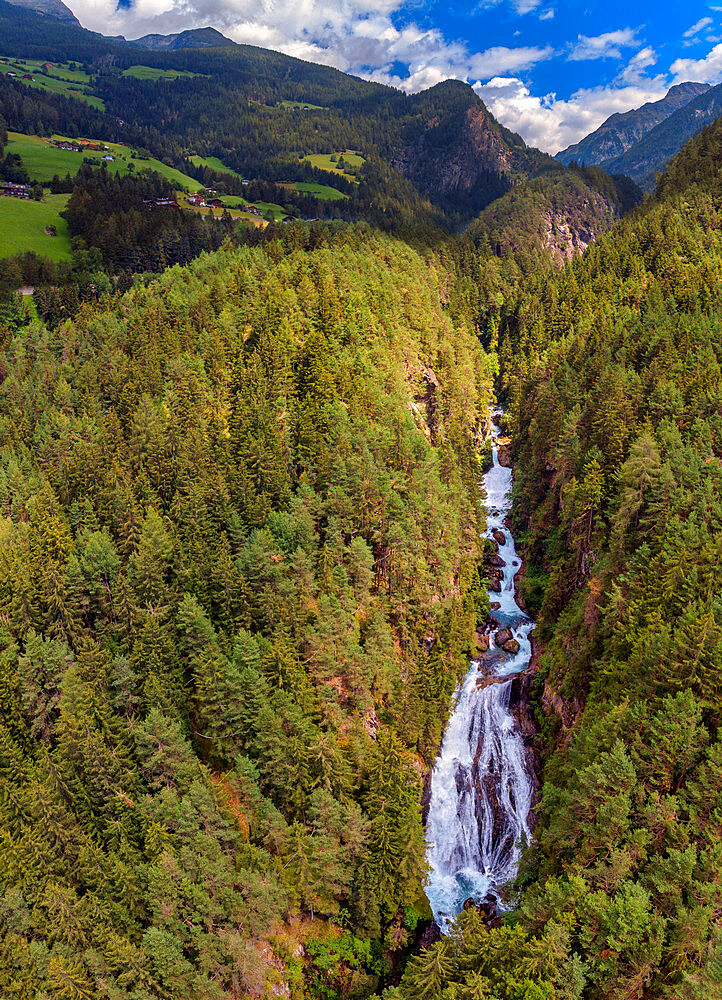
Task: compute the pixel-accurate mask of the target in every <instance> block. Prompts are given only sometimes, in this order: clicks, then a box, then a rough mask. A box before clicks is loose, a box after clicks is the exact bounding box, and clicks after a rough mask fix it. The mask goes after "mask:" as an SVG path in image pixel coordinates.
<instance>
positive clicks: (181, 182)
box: [7, 132, 201, 191]
mask: <svg viewBox="0 0 722 1000" xmlns="http://www.w3.org/2000/svg"><path fill="white" fill-rule="evenodd" d="M53 138H55V139H58V138H62V136H54V137H53ZM98 141H102V140H98ZM105 145H106V146H107V147H108V150H109V152H111V153H112V154H113V156H115V158H116V159H115V162H114V163H108V164H107V168H108V170H111V171H112V172H113V173H122V174H127V173H128V167H129V165H130V164H131V163H132V164H134V169H135V170H136V172H137V171H140V170H156V171H157V172H158V173H159V174H162V176H163V177H166V178H167V179H168V180H169V181H171V183H173V184H175V185H177V186H178V187H184V188H188V189H189V190H190V191H198V190H199V189H200V187H201V185H200V184H199V183H198V181H196V180H194V179H193V178H192V177H188V176H187V175H186V174H183V173H181V171H180V170H176V169H175V167H169V166H167V165H166V164H165V163H161V161H160V160H156V159H154V158H153V157H151V158H149V159H147V160H133V158H132V157H131V150H130V149H129V148H127V147H126V146H121V145H119V144H118V143H115V142H106V143H105ZM7 152H8V153H19V155H20V156H21V157H22V160H23V163H24V164H25V166H26V167H27V169H28V172H29V174H30V177H31V178H32V180H34V181H43V182H48V181H50V180H52V178H53V175H54V174H58V175H59V176H61V177H62V176H64V175H65V174H66V173H70V174H71V175H73V174H75V173H77V171H78V169H79V168H80V166H81V164H82V162H83V158H84V157H85V156H92V157H99V156H102V155H103V154H102V153H99V152H96V151H94V150H88V152H87V153H82V152H81V153H74V152H72V151H70V150H65V149H56V148H55V147H54V146H52V145H51V144H50V143H49V142H48V141H47V140H45V139H41V138H40V137H39V136H36V135H23V134H22V133H20V132H8V145H7Z"/></svg>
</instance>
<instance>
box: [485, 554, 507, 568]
mask: <svg viewBox="0 0 722 1000" xmlns="http://www.w3.org/2000/svg"><path fill="white" fill-rule="evenodd" d="M489 562H490V563H491V565H492V566H499V567H503V566H506V562H505V561H504V560H503V559H502V558H501V556H499V555H493V556H492V557H491V559H490V560H489Z"/></svg>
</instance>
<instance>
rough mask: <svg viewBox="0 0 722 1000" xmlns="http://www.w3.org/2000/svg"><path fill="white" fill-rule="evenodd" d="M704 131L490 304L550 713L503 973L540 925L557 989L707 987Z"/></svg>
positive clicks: (537, 938)
mask: <svg viewBox="0 0 722 1000" xmlns="http://www.w3.org/2000/svg"><path fill="white" fill-rule="evenodd" d="M721 145H722V127H720V126H719V125H715V126H712V127H711V128H709V129H706V130H705V131H704V132H702V133H701V135H700V136H698V137H697V139H695V140H694V141H693V142H692V143H690V145H689V146H688V148H687V149H686V150H684V151H683V152H682V153H680V154H679V156H678V157H677V158H676V159H675V160H674V162H673V164H672V165H671V167H670V170H669V173H668V174H667V176H666V177H665V178H664V179H663V180H662V181H661V182H660V185H659V191H658V196H657V198H656V199H654V200H652V201H650V202H648V203H646V204H645V205H644V206H643V208H642V209H638V210H637V211H636V212H635V213H634V214H633V215H632V216H630V217H629V218H628V219H627V220H626V221H624V222H622V223H621V224H619V225H618V226H617V227H615V228H614V229H613V230H612V231H611V232H610V233H609V234H608V235H607V236H606V237H604V238H602V239H601V240H599V241H598V242H597V243H596V244H595V245H594V246H593V247H592V248H590V249H589V250H588V251H587V253H586V254H585V256H584V258H583V259H582V260H580V261H577V262H575V263H574V264H572V265H570V266H569V267H567V268H566V270H564V271H563V272H561V273H560V274H559V275H557V276H553V277H551V276H549V274H538V275H536V276H533V275H532V276H530V278H529V279H528V281H527V282H526V285H525V286H524V287H521V288H520V289H519V290H518V292H516V293H510V294H507V296H506V298H505V305H504V307H503V310H502V316H501V317H500V323H499V331H500V338H501V348H500V356H501V361H502V371H501V379H502V382H503V384H504V386H505V388H506V391H507V395H508V399H509V403H510V414H509V416H510V420H511V423H512V426H513V431H514V436H515V440H516V441H518V442H519V445H518V447H517V453H516V456H515V457H516V467H515V517H516V518H517V520H518V524H519V527H520V528H521V529H523V536H520V537H523V538H524V542H525V550H526V552H527V554H528V563H527V569H526V574H527V580H526V581H525V582H524V583H523V585H522V594H524V595H526V594H527V592H528V594H529V598H528V599H529V600H530V601H531V602H532V603H533V606H534V607H537V608H539V616H540V621H539V634H540V636H541V638H542V640H543V643H544V646H543V649H544V652H543V655H542V657H541V672H540V682H539V689H540V690H539V694H540V695H541V700H542V702H543V704H544V705H545V706H546V709H547V712H548V713H549V714H550V716H551V718H550V719H548V720H547V722H546V723H545V725H544V728H543V732H544V733H545V734H546V735H547V737H548V738H549V741H550V745H549V746H548V747H547V753H546V761H545V774H544V776H545V782H544V786H543V791H542V797H541V802H540V805H539V807H538V816H539V823H538V826H537V829H536V843H535V845H534V846H533V848H532V849H531V851H529V852H528V854H527V857H526V858H525V861H524V864H523V866H522V873H521V879H520V884H521V885H523V886H524V889H523V892H522V896H521V901H520V905H519V911H518V918H517V922H516V923H515V924H514V925H513V929H514V930H518V932H519V933H522V932H523V933H524V934H528V935H529V937H528V941H527V944H526V945H525V953H524V958H523V959H522V958H520V959H519V961H518V963H517V964H516V966H515V972H514V975H515V976H516V977H517V978H518V982H523V981H524V976H530V978H531V980H532V982H534V981H535V977H534V975H533V974H531V973H530V972H529V971H528V969H529V968H530V963H531V961H532V959H531V956H533V955H534V954H535V953H536V949H537V948H540V947H541V943H542V942H544V941H546V940H550V939H551V937H553V936H555V935H559V936H558V937H557V938H556V940H557V941H558V943H559V954H560V956H561V959H562V961H563V962H565V963H575V965H574V968H575V970H576V971H575V973H574V975H575V976H576V979H575V980H574V981H575V982H576V983H577V986H576V987H574V990H571V991H570V992H567V993H562V992H561V990H562V988H565V989H567V990H570V987H569V986H566V987H562V984H561V983H560V984H559V985H556V984H555V985H554V989H555V993H554V995H555V996H557V995H568V996H583V997H589V998H604V997H609V998H616V997H619V996H642V995H644V996H647V997H667V996H680V997H702V996H710V997H711V996H715V995H717V993H716V991H718V979H719V977H718V971H719V970H718V964H719V963H718V952H717V949H718V934H719V930H718V920H719V907H720V901H721V899H722V896H721V893H722V885H721V884H720V874H719V873H720V870H721V869H720V863H719V859H720V833H721V828H720V815H719V807H718V803H719V802H720V797H721V796H722V774H721V773H720V771H719V767H718V763H719V743H718V739H717V735H718V727H719V722H720V705H721V702H720V694H721V690H722V689H721V686H720V678H721V676H722V632H721V631H720V627H721V625H722V617H721V616H720V603H719V597H718V594H719V591H720V587H721V586H722V578H721V577H720V565H721V563H720V558H719V551H720V538H722V507H721V506H720V502H719V496H720V489H721V488H722V481H721V480H720V469H721V468H722V457H721V456H722V440H721V439H720V429H721V425H720V416H719V400H720V391H721V389H722V381H721V374H720V373H721V371H722V368H721V367H720V365H721V362H722V338H721V336H720V334H721V331H720V323H719V315H720V305H721V303H720V287H722V286H721V284H720V276H721V274H722V244H721V243H720V238H719V226H718V223H719V219H718V215H719V204H720V194H721V193H722V192H721V190H720V182H719V171H718V169H717V163H718V157H719V150H720V147H721ZM562 727H564V728H562ZM564 729H566V732H564ZM559 736H562V738H561V739H559V738H558V737H559ZM703 802H704V804H703ZM465 919H473V918H465ZM461 926H462V928H463V927H464V926H465V924H464V922H463V921H462V924H461ZM560 928H564V929H565V930H564V935H562V934H561V931H560ZM505 930H507V928H502V931H505ZM508 930H509V931H510V930H511V927H510V928H508ZM460 933H461V934H462V943H463V934H464V933H465V932H464V931H463V930H462V931H461V932H460ZM490 937H491V935H490ZM460 947H461V946H457V945H456V944H454V947H453V948H452V951H451V958H452V965H451V968H450V970H448V971H444V970H443V969H442V972H443V976H444V977H445V980H444V981H445V982H455V981H456V980H457V979H459V975H458V973H457V972H455V971H454V970H455V968H456V967H455V966H454V964H453V963H454V962H459V961H460V957H459V956H460V954H461V952H460V950H459V949H460ZM492 947H493V945H492ZM429 961H430V959H429ZM438 961H440V960H438ZM500 968H501V965H497V964H495V965H494V966H493V970H492V971H493V974H494V975H498V974H499V969H500ZM409 975H413V972H410V973H409ZM420 975H421V973H420ZM439 975H441V973H439ZM570 975H571V974H570ZM455 977H456V978H455ZM442 978H443V977H442ZM546 978H548V981H550V982H552V983H554V978H553V976H552V975H548V974H546V973H545V976H544V977H542V980H540V982H539V985H540V986H543V980H544V979H546ZM460 981H463V982H466V981H465V980H464V979H463V977H461V980H460ZM571 982H572V978H570V979H569V980H568V983H571ZM445 988H446V987H445ZM484 988H485V989H486V988H487V987H486V986H485V987H484ZM514 988H515V989H516V988H520V987H518V986H517V985H515V986H514ZM545 988H546V987H545ZM494 989H497V987H496V986H494ZM503 989H506V990H507V992H506V993H505V992H500V994H499V995H501V996H507V995H516V994H514V993H512V992H511V991H510V990H509V988H508V987H507V986H506V985H505V986H504V987H503ZM409 995H410V994H409ZM438 995H439V996H442V995H445V994H444V993H443V992H441V993H439V994H438ZM460 995H462V994H460ZM482 995H484V994H482ZM492 995H494V994H493V991H492Z"/></svg>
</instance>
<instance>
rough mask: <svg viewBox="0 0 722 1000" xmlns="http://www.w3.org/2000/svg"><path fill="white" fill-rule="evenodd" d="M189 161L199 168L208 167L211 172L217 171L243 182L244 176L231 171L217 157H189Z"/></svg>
mask: <svg viewBox="0 0 722 1000" xmlns="http://www.w3.org/2000/svg"><path fill="white" fill-rule="evenodd" d="M188 159H189V160H190V161H191V163H194V164H195V165H196V166H197V167H208V168H209V169H210V170H217V171H218V173H219V174H229V175H230V176H231V177H237V178H238V180H239V181H242V180H243V175H242V174H239V173H238V171H237V170H231V168H230V167H227V166H226V165H225V163H223V161H222V160H219V159H218V157H217V156H189V157H188Z"/></svg>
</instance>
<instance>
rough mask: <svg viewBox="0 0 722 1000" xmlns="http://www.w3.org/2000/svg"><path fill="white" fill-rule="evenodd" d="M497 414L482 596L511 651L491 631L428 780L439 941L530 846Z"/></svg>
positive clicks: (523, 654)
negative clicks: (497, 561) (490, 547)
mask: <svg viewBox="0 0 722 1000" xmlns="http://www.w3.org/2000/svg"><path fill="white" fill-rule="evenodd" d="M499 413H500V411H495V412H494V413H493V415H492V419H493V431H492V454H493V465H492V467H491V468H490V469H489V471H488V472H487V474H486V476H485V477H484V488H485V491H486V496H487V500H486V510H487V521H486V531H485V532H484V537H485V538H490V539H494V533H495V532H496V537H497V543H498V553H499V556H500V557H501V559H502V560H503V561H504V563H505V565H504V566H503V567H502V572H503V579H502V581H501V592H500V593H496V592H494V591H492V592H490V598H491V600H492V602H497V603H498V604H499V607H498V609H496V610H493V611H492V615H493V617H494V618H495V619H496V621H497V622H499V628H500V629H510V630H511V632H512V635H513V637H514V639H515V640H516V641H517V642H518V644H519V649H518V652H507V651H506V650H504V649H503V648H501V647H500V646H499V645H497V643H496V641H495V635H496V630H495V632H494V633H492V636H491V637H490V649H489V652H488V653H486V654H484V660H483V669H482V667H481V664H480V661H478V660H472V662H471V665H470V667H469V672H468V673H467V675H466V677H465V679H464V681H463V683H462V684H461V686H460V687H459V690H458V691H457V692H456V696H455V702H454V706H453V710H452V713H451V717H450V719H449V723H448V725H447V728H446V732H445V734H444V739H443V742H442V744H441V750H440V752H439V756H438V757H437V759H436V763H435V765H434V770H433V773H432V776H431V797H430V802H429V813H428V818H427V822H426V839H427V844H428V849H427V859H428V862H429V866H430V874H429V878H428V883H427V887H426V894H427V896H428V898H429V903H430V905H431V909H432V912H433V914H434V920H435V921H436V923H437V924H438V926H439V928H440V929H441V931H442V932H445V931H447V930H448V928H449V925H450V923H451V921H452V920H453V919H454V917H455V916H456V914H457V913H459V912H460V911H461V909H462V908H463V905H464V902H465V901H466V900H467V899H469V898H470V897H471V898H472V899H474V901H475V902H480V901H481V900H482V899H484V897H485V896H487V895H490V894H491V895H493V896H495V897H496V899H497V901H498V900H499V897H498V892H499V890H500V889H501V887H502V886H503V885H504V884H505V883H507V882H509V881H510V880H511V879H513V878H514V876H515V874H516V871H517V867H518V864H519V858H520V855H521V848H520V843H521V841H522V839H523V838H526V839H527V840H528V839H530V837H531V832H530V829H529V814H530V810H531V805H532V794H533V784H532V779H531V776H530V774H529V771H528V767H527V763H526V752H525V746H524V741H523V739H522V736H521V733H520V732H519V729H518V726H517V724H516V722H515V720H514V717H513V716H512V715H511V713H510V711H509V698H510V695H511V687H512V682H513V675H514V674H516V673H519V672H520V671H522V670H524V669H525V668H526V667H527V666H528V665H529V661H530V659H531V641H530V639H529V633H530V632H531V630H532V629H533V628H534V622H532V621H531V619H530V618H529V617H528V616H527V615H526V614H525V613H524V612H523V611H522V610H521V608H520V607H519V605H518V604H517V603H516V597H515V585H514V577H515V576H516V574H517V573H518V572H519V569H520V568H521V559H520V558H519V556H518V555H517V552H516V548H515V546H514V539H513V537H512V535H511V533H510V531H509V530H508V528H507V527H506V525H505V523H504V521H505V518H506V516H507V515H508V513H509V511H510V510H511V502H512V501H511V483H512V473H511V469H507V468H505V467H504V466H502V465H500V463H499V449H498V445H497V440H498V438H499V436H500V433H501V431H500V428H499V425H498V423H497V420H498V417H499ZM499 532H501V533H502V534H503V536H504V538H503V542H502V539H501V534H499ZM501 638H503V636H502V637H501ZM499 902H500V901H499ZM499 908H500V909H501V908H503V905H501V904H500V906H499Z"/></svg>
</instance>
